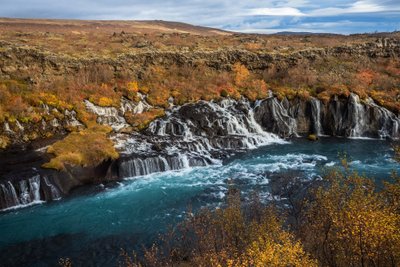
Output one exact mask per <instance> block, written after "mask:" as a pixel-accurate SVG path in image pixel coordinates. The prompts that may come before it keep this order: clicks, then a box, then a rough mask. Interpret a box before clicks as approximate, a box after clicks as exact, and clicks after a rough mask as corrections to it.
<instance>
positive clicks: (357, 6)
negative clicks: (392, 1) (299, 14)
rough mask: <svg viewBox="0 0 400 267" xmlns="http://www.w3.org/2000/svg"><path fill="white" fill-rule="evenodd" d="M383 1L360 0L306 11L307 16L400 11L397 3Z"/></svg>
mask: <svg viewBox="0 0 400 267" xmlns="http://www.w3.org/2000/svg"><path fill="white" fill-rule="evenodd" d="M384 4H385V1H371V0H361V1H356V2H354V3H349V4H347V5H345V6H343V7H326V8H320V9H314V10H311V11H310V12H308V13H307V16H319V17H323V16H339V15H346V14H357V13H358V14H360V13H378V12H393V11H400V4H398V5H384Z"/></svg>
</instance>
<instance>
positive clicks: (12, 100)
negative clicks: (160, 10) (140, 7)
mask: <svg viewBox="0 0 400 267" xmlns="http://www.w3.org/2000/svg"><path fill="white" fill-rule="evenodd" d="M0 34H1V35H0V88H1V90H0V123H1V124H2V125H3V127H1V129H0V147H1V148H6V147H8V146H11V145H14V144H26V143H30V142H32V141H34V140H40V139H47V138H50V137H52V136H55V135H59V134H61V135H65V134H66V133H69V132H72V133H75V132H79V133H81V134H70V137H69V139H67V141H68V142H72V143H74V138H78V139H79V138H85V137H88V138H89V141H90V140H97V141H96V142H99V143H101V141H99V140H103V139H104V138H106V136H108V135H109V134H110V133H111V134H113V133H116V132H124V133H127V132H132V131H138V130H143V129H145V128H146V127H147V126H148V124H149V123H150V122H151V121H152V120H154V119H155V118H158V117H161V116H163V115H164V112H165V109H167V108H168V107H169V106H170V105H182V104H185V103H192V102H196V101H198V100H201V99H202V100H208V101H210V100H220V99H222V98H226V97H231V98H234V99H239V98H240V97H241V96H244V97H246V98H248V99H250V100H251V101H254V100H257V99H263V98H266V97H267V96H268V95H269V92H270V91H271V92H272V93H273V94H274V95H275V96H276V97H277V98H278V99H280V100H283V99H288V100H292V99H295V98H301V99H310V98H316V99H319V100H321V101H323V102H324V103H328V102H329V101H331V99H332V97H335V96H339V97H349V95H350V93H355V94H357V95H359V96H360V98H361V99H362V101H366V102H368V101H369V100H368V99H370V98H371V99H373V100H374V101H375V102H376V103H378V104H379V105H381V106H383V107H385V108H387V109H389V110H390V111H392V112H394V113H395V114H397V115H398V114H399V111H400V103H399V99H400V63H399V60H398V59H399V55H400V34H399V33H398V32H394V33H378V34H365V35H351V36H342V35H332V34H299V35H286V34H282V35H279V34H275V35H259V34H251V35H250V34H238V33H235V34H233V33H229V32H225V31H221V30H217V29H211V28H205V27H197V26H191V25H188V24H183V23H176V22H163V21H72V20H25V19H0ZM85 100H87V101H89V102H90V103H92V104H94V105H97V106H98V107H108V108H119V107H120V106H121V105H122V102H121V101H125V100H129V101H132V102H133V103H139V104H140V103H142V104H143V103H146V104H147V105H149V106H148V107H149V108H147V109H144V110H143V112H134V113H132V114H125V113H124V120H126V121H127V123H128V125H129V127H123V128H121V129H118V130H116V129H114V130H111V129H104V128H101V127H98V124H99V123H101V121H100V120H99V118H96V116H98V114H97V115H96V112H93V111H91V110H90V109H88V104H87V103H86V102H84V101H85ZM142 100H143V101H142ZM85 103H86V104H85ZM142 104H140V105H142ZM110 112H111V111H110ZM113 112H114V111H113ZM115 112H117V111H115ZM104 124H110V123H104ZM80 141H82V140H80ZM80 141H79V142H80ZM79 142H78V143H79ZM83 143H85V142H83ZM103 143H104V144H109V146H112V144H111V143H109V142H108V141H105V142H103ZM85 144H86V145H87V147H85V146H83V147H80V149H82V150H84V149H86V150H88V149H90V148H91V145H90V143H85ZM65 149H67V148H66V146H63V145H58V146H57V149H56V150H51V151H49V152H51V153H52V154H54V155H58V157H64V159H63V160H61V163H60V159H58V160H55V161H53V164H47V165H45V166H46V167H50V168H56V169H62V168H63V167H62V161H64V162H68V164H72V165H82V166H86V165H92V164H96V162H92V161H93V159H97V160H98V161H102V160H104V159H107V158H115V157H116V156H115V151H113V148H112V147H101V148H99V151H98V152H99V153H100V154H101V155H100V156H99V155H96V156H94V157H93V156H90V157H89V156H88V155H86V154H85V153H84V152H82V151H76V150H74V151H68V153H67V154H68V155H69V156H65V153H66V151H64V150H65ZM78 150H79V149H78ZM100 150H101V151H100ZM81 152H82V153H83V154H81ZM103 152H104V153H103ZM94 153H95V152H94ZM95 154H96V153H95ZM88 157H89V158H90V160H87V158H88Z"/></svg>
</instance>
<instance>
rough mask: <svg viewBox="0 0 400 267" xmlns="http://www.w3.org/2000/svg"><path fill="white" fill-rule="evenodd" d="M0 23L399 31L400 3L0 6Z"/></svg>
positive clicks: (160, 1) (169, 0) (19, 2)
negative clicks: (3, 20) (15, 20)
mask: <svg viewBox="0 0 400 267" xmlns="http://www.w3.org/2000/svg"><path fill="white" fill-rule="evenodd" d="M0 17H17V18H69V19H116V20H118V19H129V20H130V19H146V20H147V19H150V20H152V19H160V20H170V21H181V22H187V23H191V24H195V25H202V26H211V27H217V28H222V29H226V30H231V31H242V32H260V33H272V32H279V31H307V32H333V33H344V34H348V33H364V32H374V31H395V30H400V0H358V1H357V0H0Z"/></svg>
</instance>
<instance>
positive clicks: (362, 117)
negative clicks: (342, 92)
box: [348, 94, 367, 137]
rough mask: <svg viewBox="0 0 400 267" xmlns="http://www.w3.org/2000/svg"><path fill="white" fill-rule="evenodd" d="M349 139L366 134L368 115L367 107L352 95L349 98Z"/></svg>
mask: <svg viewBox="0 0 400 267" xmlns="http://www.w3.org/2000/svg"><path fill="white" fill-rule="evenodd" d="M348 105H349V108H348V113H349V116H350V117H349V122H350V129H349V134H348V136H349V137H361V136H363V134H364V132H365V130H366V129H365V127H366V121H367V118H366V113H365V107H364V105H362V104H361V103H360V98H359V97H358V95H356V94H351V95H350V97H349V104H348Z"/></svg>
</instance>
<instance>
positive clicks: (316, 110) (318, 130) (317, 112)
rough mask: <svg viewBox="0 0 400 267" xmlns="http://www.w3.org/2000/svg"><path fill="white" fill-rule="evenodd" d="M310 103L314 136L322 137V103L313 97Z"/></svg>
mask: <svg viewBox="0 0 400 267" xmlns="http://www.w3.org/2000/svg"><path fill="white" fill-rule="evenodd" d="M310 102H311V115H312V119H313V128H314V129H313V130H314V134H316V135H322V134H323V131H322V126H321V101H320V100H318V99H316V98H314V97H313V98H311V100H310Z"/></svg>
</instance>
